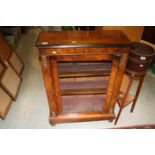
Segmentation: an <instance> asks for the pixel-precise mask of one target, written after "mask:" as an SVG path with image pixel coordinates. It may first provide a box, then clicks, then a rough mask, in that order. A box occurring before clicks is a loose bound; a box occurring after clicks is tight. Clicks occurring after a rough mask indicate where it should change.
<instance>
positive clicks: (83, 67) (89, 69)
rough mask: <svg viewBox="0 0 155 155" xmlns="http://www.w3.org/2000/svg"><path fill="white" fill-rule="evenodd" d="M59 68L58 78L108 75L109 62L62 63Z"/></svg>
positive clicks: (109, 70)
mask: <svg viewBox="0 0 155 155" xmlns="http://www.w3.org/2000/svg"><path fill="white" fill-rule="evenodd" d="M59 70H60V73H59V78H69V77H96V76H109V75H110V72H111V63H110V62H104V63H103V62H100V63H68V64H67V63H64V64H60V65H59Z"/></svg>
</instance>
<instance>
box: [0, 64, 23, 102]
mask: <svg viewBox="0 0 155 155" xmlns="http://www.w3.org/2000/svg"><path fill="white" fill-rule="evenodd" d="M1 64H2V65H3V67H4V71H3V74H1V76H0V86H1V87H2V88H3V89H4V90H5V91H6V93H7V94H8V95H9V96H11V98H12V99H13V100H16V98H17V96H18V93H19V89H20V86H21V83H22V78H21V77H20V76H19V75H18V74H17V73H16V72H15V71H14V69H13V68H12V67H11V66H9V65H8V66H5V65H4V64H3V63H1ZM8 69H11V70H12V71H13V72H14V74H15V75H16V76H17V77H18V78H19V80H20V82H19V85H18V87H17V91H16V93H15V95H14V94H12V92H11V91H10V90H9V88H8V87H7V86H6V85H5V84H4V83H3V82H2V81H3V79H4V77H5V74H6V73H7V71H8Z"/></svg>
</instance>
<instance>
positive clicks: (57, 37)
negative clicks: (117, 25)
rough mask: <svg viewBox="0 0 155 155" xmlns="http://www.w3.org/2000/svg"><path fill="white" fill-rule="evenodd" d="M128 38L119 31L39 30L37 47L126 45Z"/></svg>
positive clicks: (128, 42)
mask: <svg viewBox="0 0 155 155" xmlns="http://www.w3.org/2000/svg"><path fill="white" fill-rule="evenodd" d="M128 44H130V41H129V40H128V38H127V37H126V36H125V35H124V34H123V33H122V32H121V31H117V30H116V31H61V32H41V33H40V36H39V38H38V41H37V43H36V46H37V47H39V48H44V47H45V48H47V47H51V48H61V47H62V48H63V47H64V48H68V47H99V46H101V47H102V46H103V47H104V46H115V47H116V46H121V45H122V46H126V45H128Z"/></svg>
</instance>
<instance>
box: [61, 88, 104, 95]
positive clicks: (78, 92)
mask: <svg viewBox="0 0 155 155" xmlns="http://www.w3.org/2000/svg"><path fill="white" fill-rule="evenodd" d="M106 90H107V88H98V89H83V90H79V89H70V90H67V89H66V90H61V91H60V94H61V95H62V96H65V95H95V94H105V93H106Z"/></svg>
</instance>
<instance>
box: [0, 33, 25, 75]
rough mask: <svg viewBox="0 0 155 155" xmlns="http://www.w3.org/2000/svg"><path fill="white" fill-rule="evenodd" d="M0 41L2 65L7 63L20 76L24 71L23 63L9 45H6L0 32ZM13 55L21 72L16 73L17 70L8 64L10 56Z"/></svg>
mask: <svg viewBox="0 0 155 155" xmlns="http://www.w3.org/2000/svg"><path fill="white" fill-rule="evenodd" d="M0 41H1V44H2V45H1V46H0V59H1V61H2V62H3V63H6V62H7V63H9V65H10V66H11V67H12V68H13V69H14V71H15V72H16V73H17V74H19V75H21V74H22V72H23V69H24V63H23V61H22V60H21V58H20V57H19V55H18V53H17V52H16V51H15V50H14V49H13V47H12V46H11V45H9V44H8V42H7V41H6V39H5V37H4V35H3V33H2V32H0ZM13 53H14V54H15V55H16V56H17V58H18V60H19V61H20V62H21V65H22V68H21V70H20V71H19V72H18V71H17V69H16V68H15V67H14V65H13V64H12V63H11V62H10V58H11V56H12V54H13Z"/></svg>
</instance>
